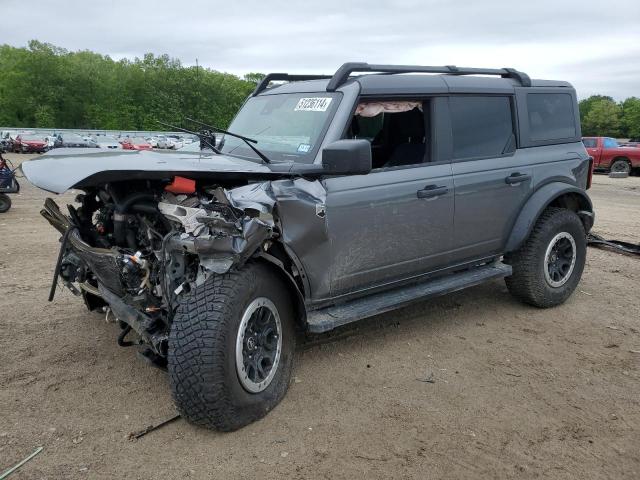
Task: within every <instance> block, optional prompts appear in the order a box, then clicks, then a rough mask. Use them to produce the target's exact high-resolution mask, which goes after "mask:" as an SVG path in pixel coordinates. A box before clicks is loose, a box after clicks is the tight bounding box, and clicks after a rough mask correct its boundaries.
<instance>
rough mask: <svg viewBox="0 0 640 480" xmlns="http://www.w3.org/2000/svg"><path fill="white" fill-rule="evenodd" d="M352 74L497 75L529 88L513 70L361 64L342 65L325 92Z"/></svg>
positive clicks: (523, 75)
mask: <svg viewBox="0 0 640 480" xmlns="http://www.w3.org/2000/svg"><path fill="white" fill-rule="evenodd" d="M354 72H376V73H445V74H449V75H499V76H501V77H502V78H513V79H515V80H517V81H518V82H520V85H522V86H523V87H530V86H531V79H530V78H529V75H527V74H526V73H524V72H519V71H518V70H515V69H513V68H460V67H456V66H454V65H445V66H442V67H423V66H419V65H369V64H368V63H363V62H349V63H345V64H343V65H342V66H341V67H340V68H338V70H336V73H335V74H334V75H333V77H331V80H330V81H329V83H328V84H327V92H335V91H336V90H337V89H338V87H339V86H340V85H342V84H343V83H345V82H346V81H347V80H348V79H349V76H350V75H351V74H352V73H354Z"/></svg>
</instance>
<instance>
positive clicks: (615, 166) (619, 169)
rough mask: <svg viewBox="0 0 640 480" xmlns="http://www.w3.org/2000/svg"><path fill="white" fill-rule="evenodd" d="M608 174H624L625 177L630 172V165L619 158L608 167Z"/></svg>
mask: <svg viewBox="0 0 640 480" xmlns="http://www.w3.org/2000/svg"><path fill="white" fill-rule="evenodd" d="M609 172H612V173H613V172H615V173H626V174H627V175H629V173H630V172H631V164H630V163H629V162H628V161H627V160H623V159H622V158H619V159H618V160H616V161H614V162H613V163H612V164H611V166H610V167H609Z"/></svg>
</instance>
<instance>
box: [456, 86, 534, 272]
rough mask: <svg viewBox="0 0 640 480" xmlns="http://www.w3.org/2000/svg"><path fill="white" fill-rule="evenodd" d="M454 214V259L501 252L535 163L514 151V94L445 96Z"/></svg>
mask: <svg viewBox="0 0 640 480" xmlns="http://www.w3.org/2000/svg"><path fill="white" fill-rule="evenodd" d="M449 111H450V117H451V131H452V160H453V163H452V170H453V181H454V187H455V215H454V231H453V244H452V252H451V255H452V260H453V261H454V262H456V263H464V262H466V261H471V260H475V259H478V258H482V257H487V256H490V255H493V254H496V253H500V251H501V249H502V247H503V245H504V241H505V239H506V237H507V235H508V232H509V231H510V229H511V227H512V225H513V223H514V222H515V218H516V216H517V214H518V212H519V211H520V208H521V206H522V204H523V203H524V201H525V200H526V199H527V198H528V196H529V195H530V193H531V191H532V182H533V167H532V166H531V165H530V164H529V161H528V160H527V158H530V157H527V156H525V155H518V154H516V135H515V122H514V114H513V112H514V99H513V97H512V96H509V95H492V96H477V95H457V96H451V97H449Z"/></svg>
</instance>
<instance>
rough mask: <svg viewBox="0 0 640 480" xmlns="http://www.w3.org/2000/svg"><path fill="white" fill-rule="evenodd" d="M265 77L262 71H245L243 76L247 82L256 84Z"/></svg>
mask: <svg viewBox="0 0 640 480" xmlns="http://www.w3.org/2000/svg"><path fill="white" fill-rule="evenodd" d="M264 77H266V75H265V74H264V73H255V72H251V73H247V74H246V75H245V76H244V77H243V78H244V80H245V81H247V82H251V83H255V84H256V85H257V84H258V83H260V82H261V81H262V79H263V78H264Z"/></svg>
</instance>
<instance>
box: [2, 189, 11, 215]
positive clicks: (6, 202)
mask: <svg viewBox="0 0 640 480" xmlns="http://www.w3.org/2000/svg"><path fill="white" fill-rule="evenodd" d="M10 208H11V197H10V196H9V195H7V194H5V193H0V213H4V212H6V211H8V210H9V209H10Z"/></svg>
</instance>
